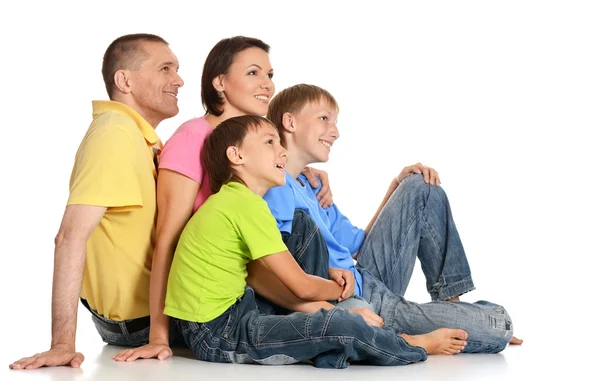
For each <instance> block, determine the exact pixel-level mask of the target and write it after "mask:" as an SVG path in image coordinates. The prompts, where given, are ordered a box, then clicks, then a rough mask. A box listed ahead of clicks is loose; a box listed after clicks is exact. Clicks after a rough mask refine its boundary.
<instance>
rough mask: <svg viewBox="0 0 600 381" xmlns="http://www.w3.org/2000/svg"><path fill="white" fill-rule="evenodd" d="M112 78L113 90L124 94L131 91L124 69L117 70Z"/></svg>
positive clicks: (127, 74) (127, 75)
mask: <svg viewBox="0 0 600 381" xmlns="http://www.w3.org/2000/svg"><path fill="white" fill-rule="evenodd" d="M113 80H114V81H115V90H118V91H120V92H121V93H124V94H129V93H130V92H131V84H130V83H129V82H130V81H129V80H130V78H129V73H128V72H127V71H126V70H117V71H116V73H115V76H114V78H113Z"/></svg>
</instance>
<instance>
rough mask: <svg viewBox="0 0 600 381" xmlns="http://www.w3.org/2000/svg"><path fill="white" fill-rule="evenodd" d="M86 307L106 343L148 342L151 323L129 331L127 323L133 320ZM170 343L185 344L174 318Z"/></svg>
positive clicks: (133, 343) (131, 343)
mask: <svg viewBox="0 0 600 381" xmlns="http://www.w3.org/2000/svg"><path fill="white" fill-rule="evenodd" d="M82 304H83V305H84V306H85V305H86V303H83V301H82ZM86 308H87V309H88V311H90V313H91V314H92V321H93V322H94V326H95V327H96V330H97V331H98V334H99V335H100V337H101V338H102V341H104V342H105V343H107V344H112V345H119V346H123V347H140V346H142V345H146V344H148V340H149V337H150V325H149V324H148V326H147V327H144V328H143V329H141V330H139V331H136V332H129V331H128V330H127V323H128V322H131V321H132V320H123V321H117V320H111V319H107V318H105V317H104V316H102V315H100V314H99V313H98V312H96V311H94V310H93V309H91V308H89V306H86ZM100 322H105V323H108V324H112V325H116V326H119V328H120V330H121V331H120V332H113V331H111V330H109V329H107V328H106V327H105V326H104V325H103V324H101V323H100ZM169 343H170V345H171V346H183V345H184V343H183V338H182V337H181V334H180V333H179V330H178V329H177V325H176V324H175V322H174V321H173V319H171V326H170V329H169Z"/></svg>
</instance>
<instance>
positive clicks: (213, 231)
mask: <svg viewBox="0 0 600 381" xmlns="http://www.w3.org/2000/svg"><path fill="white" fill-rule="evenodd" d="M285 250H287V247H286V246H285V244H284V243H283V241H282V240H281V233H280V232H279V229H277V223H276V221H275V218H274V217H273V216H272V215H271V212H270V211H269V207H268V206H267V203H266V202H265V201H264V200H263V199H262V198H261V197H259V196H258V195H256V194H254V193H253V192H252V191H251V190H249V189H248V188H246V187H245V186H244V185H242V184H239V183H236V182H230V183H228V184H225V185H223V187H221V190H220V191H219V192H218V193H216V194H214V195H212V196H210V197H209V198H208V199H207V200H206V202H205V203H204V204H202V206H201V207H200V208H199V209H198V211H197V212H196V213H195V214H194V215H193V216H192V218H191V219H190V220H189V221H188V223H187V225H186V226H185V228H184V229H183V232H182V233H181V237H180V239H179V242H178V244H177V249H176V250H175V255H174V257H173V264H172V265H171V272H170V273H169V281H168V285H167V296H166V300H165V310H164V313H165V315H169V316H173V317H176V318H179V319H183V320H187V321H195V322H199V323H205V322H208V321H211V320H213V319H214V318H216V317H218V316H220V315H221V314H222V313H223V312H225V311H226V310H227V309H228V308H229V307H230V306H231V305H232V304H234V303H235V302H236V300H237V298H239V297H240V296H242V295H243V294H244V288H245V286H246V276H247V275H248V271H247V270H246V265H247V264H248V262H250V261H252V260H255V259H258V258H261V257H264V256H266V255H270V254H276V253H280V252H282V251H285Z"/></svg>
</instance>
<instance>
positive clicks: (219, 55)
mask: <svg viewBox="0 0 600 381" xmlns="http://www.w3.org/2000/svg"><path fill="white" fill-rule="evenodd" d="M249 48H259V49H262V50H264V51H265V53H267V54H269V51H270V50H271V47H270V46H269V45H267V44H266V43H264V42H263V41H261V40H259V39H257V38H252V37H244V36H235V37H231V38H224V39H222V40H221V41H219V42H217V44H216V45H215V46H213V48H212V49H211V51H210V52H209V53H208V57H206V61H204V68H203V69H202V84H201V87H200V92H201V94H200V96H201V97H202V105H203V106H204V109H205V110H206V113H207V114H212V115H215V116H220V115H221V114H222V113H223V109H222V106H223V104H224V101H223V99H221V98H220V97H219V96H218V95H217V90H216V89H215V87H214V86H213V83H212V81H213V79H215V78H216V77H217V76H219V75H221V74H227V73H228V72H229V68H230V67H231V64H232V63H233V60H234V58H235V56H236V55H237V54H238V53H239V52H242V51H244V50H246V49H249Z"/></svg>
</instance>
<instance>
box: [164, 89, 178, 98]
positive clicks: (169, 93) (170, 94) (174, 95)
mask: <svg viewBox="0 0 600 381" xmlns="http://www.w3.org/2000/svg"><path fill="white" fill-rule="evenodd" d="M165 94H167V95H169V96H171V97H173V98H175V99H177V94H176V93H172V92H170V91H165Z"/></svg>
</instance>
